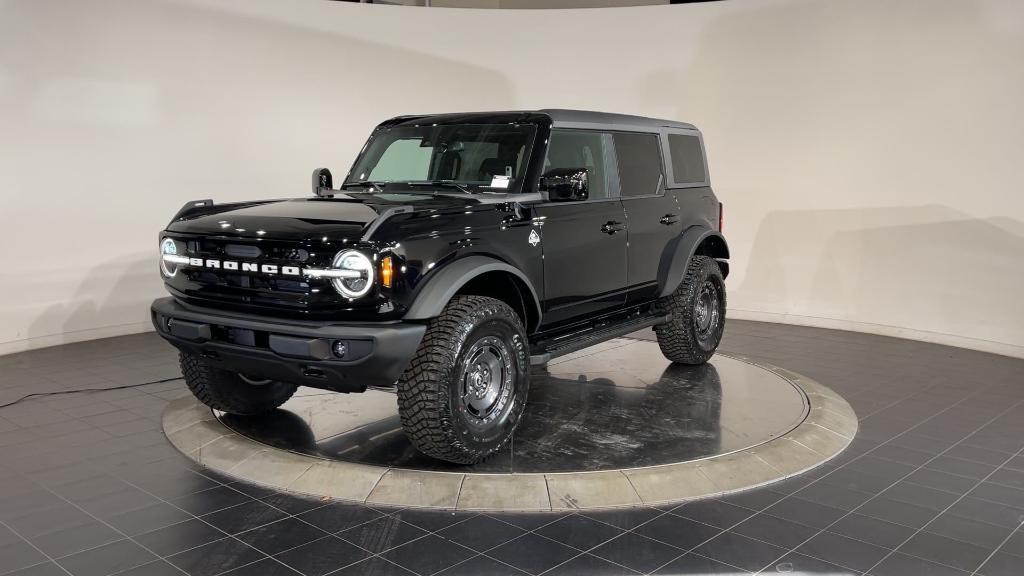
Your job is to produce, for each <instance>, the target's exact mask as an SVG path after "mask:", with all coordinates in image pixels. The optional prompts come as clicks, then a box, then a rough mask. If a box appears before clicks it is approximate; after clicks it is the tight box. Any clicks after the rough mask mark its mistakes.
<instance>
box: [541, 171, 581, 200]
mask: <svg viewBox="0 0 1024 576" xmlns="http://www.w3.org/2000/svg"><path fill="white" fill-rule="evenodd" d="M589 178H590V171H589V170H587V169H586V168H555V169H553V170H548V171H547V172H545V173H544V175H543V176H541V177H540V185H539V186H538V187H537V188H538V189H539V190H540V192H541V193H542V194H544V195H546V196H547V198H548V201H550V202H578V201H580V200H586V199H587V197H588V196H589V194H590V185H589Z"/></svg>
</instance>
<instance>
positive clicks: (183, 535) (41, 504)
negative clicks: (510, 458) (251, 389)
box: [0, 321, 1024, 576]
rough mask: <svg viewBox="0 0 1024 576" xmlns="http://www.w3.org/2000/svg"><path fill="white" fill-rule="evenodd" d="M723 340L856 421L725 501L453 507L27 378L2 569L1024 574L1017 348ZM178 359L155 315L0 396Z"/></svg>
mask: <svg viewBox="0 0 1024 576" xmlns="http://www.w3.org/2000/svg"><path fill="white" fill-rule="evenodd" d="M636 336H637V337H642V338H652V337H653V336H652V334H651V333H650V332H644V333H639V334H637V335H636ZM722 349H723V350H724V351H729V352H734V353H738V354H744V355H747V356H751V357H753V358H755V359H758V360H761V361H765V362H770V363H773V364H776V365H779V366H783V367H786V368H789V369H791V370H794V371H797V372H801V373H804V374H806V375H807V376H810V377H812V378H815V379H817V380H818V381H820V382H822V383H824V384H826V385H827V386H829V387H831V388H833V389H834V390H836V391H838V392H839V393H840V394H842V395H843V396H844V397H845V398H846V399H847V400H848V401H849V402H850V403H851V404H852V405H853V407H854V409H855V410H856V411H857V413H858V415H859V417H860V425H861V429H860V433H859V435H858V438H857V439H856V440H855V441H854V443H853V444H852V445H851V447H850V448H849V449H848V450H847V451H846V452H845V453H843V454H842V455H840V457H839V458H838V459H836V460H834V461H832V462H831V463H829V464H826V465H824V466H822V467H820V468H818V469H815V470H813V471H811V472H810V473H807V474H805V475H803V476H801V477H798V478H794V479H790V480H787V481H785V482H782V483H779V484H774V485H771V486H768V487H766V488H762V489H758V490H753V491H750V492H745V493H741V494H737V495H733V496H730V497H727V498H723V499H721V500H709V501H702V502H693V503H689V504H685V505H682V506H678V507H672V506H666V507H661V508H640V509H632V510H622V511H611V512H600V513H585V514H584V513H577V514H475V513H450V512H433V511H418V510H398V509H379V508H372V507H366V506H354V505H347V504H341V503H336V502H328V501H320V500H311V499H305V498H299V497H295V496H291V495H288V494H282V493H275V492H272V491H268V490H265V489H261V488H258V487H255V486H251V485H247V484H245V483H241V482H233V481H231V480H230V479H228V478H224V477H220V476H218V475H216V474H213V473H210V472H208V471H204V470H202V469H200V468H198V467H197V466H196V465H194V464H193V463H191V462H190V461H188V460H186V459H185V458H184V457H182V456H181V455H179V454H178V453H177V452H176V451H175V450H174V448H173V447H171V446H170V444H168V442H167V441H166V440H165V439H164V437H163V434H162V432H161V431H160V414H161V411H162V409H163V406H164V405H165V404H166V402H167V401H168V400H169V399H171V398H175V397H177V396H179V395H181V394H182V393H183V385H182V384H181V382H180V381H171V382H164V383H160V384H153V385H146V386H139V387H133V388H126V389H122V390H113V391H107V392H87V393H71V394H59V395H51V396H44V397H37V398H32V399H29V400H26V401H23V402H20V403H18V404H15V405H13V406H9V407H5V408H0V574H3V575H14V574H16V575H18V576H28V575H36V576H46V575H67V574H72V575H75V576H80V575H81V576H91V575H96V576H103V575H109V574H121V575H124V576H128V575H164V574H167V575H178V576H180V575H182V574H190V575H193V576H199V575H209V576H213V575H216V574H224V573H227V574H230V575H233V576H242V575H278V574H282V575H284V574H287V575H291V576H294V575H295V574H304V575H306V576H322V575H326V574H334V575H339V576H340V575H347V574H375V575H386V574H404V575H410V574H421V575H431V574H440V575H455V574H473V575H486V574H496V575H497V574H516V575H522V574H547V575H561V574H581V575H583V574H585V575H592V574H594V575H599V574H637V573H640V574H731V575H736V574H745V573H748V572H759V571H763V572H765V573H790V574H821V575H825V574H828V575H832V576H834V575H840V574H871V575H873V576H890V575H893V576H908V575H909V576H913V575H916V574H922V575H945V574H950V575H955V574H984V575H986V576H1001V575H1014V576H1016V575H1020V574H1024V530H1022V529H1021V525H1022V523H1024V452H1022V450H1024V361H1021V360H1014V359H1011V358H1005V357H1001V356H994V355H990V354H983V353H980V352H972V351H967V350H960V349H955V348H948V347H943V346H937V345H932V344H925V343H921V342H912V341H906V340H898V339H891V338H884V337H879V336H871V335H864V334H855V333H849V332H839V331H830V330H821V329H813V328H801V327H792V326H780V325H773V324H764V323H755V322H742V321H730V322H729V325H728V328H727V330H726V338H725V340H724V342H723V345H722ZM176 376H178V369H177V365H176V360H175V355H174V353H173V352H172V350H171V349H170V347H168V346H166V345H165V344H164V343H163V342H161V341H160V340H159V339H158V338H157V337H156V336H155V335H152V334H145V335H138V336H128V337H121V338H112V339H108V340H100V341H93V342H87V343H82V344H73V345H67V346H63V347H58V348H49V349H44V350H38V351H33V352H28V353H24V354H18V355H11V356H4V357H0V404H3V403H6V402H10V401H12V400H15V399H17V398H18V397H20V396H22V395H24V394H27V393H33V392H55V391H61V390H72V389H79V388H88V387H111V386H117V385H127V384H135V383H139V382H147V381H154V380H162V379H166V378H174V377H176Z"/></svg>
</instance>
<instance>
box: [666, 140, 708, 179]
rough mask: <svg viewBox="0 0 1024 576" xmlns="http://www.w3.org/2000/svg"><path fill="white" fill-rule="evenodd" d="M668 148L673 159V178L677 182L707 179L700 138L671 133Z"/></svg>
mask: <svg viewBox="0 0 1024 576" xmlns="http://www.w3.org/2000/svg"><path fill="white" fill-rule="evenodd" d="M668 150H669V156H670V157H671V160H672V179H673V180H674V181H675V183H676V184H700V183H703V182H706V181H707V174H706V173H705V172H704V154H703V153H702V152H701V146H700V138H698V137H697V136H691V135H689V134H669V135H668Z"/></svg>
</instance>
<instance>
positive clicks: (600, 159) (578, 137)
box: [543, 130, 617, 200]
mask: <svg viewBox="0 0 1024 576" xmlns="http://www.w3.org/2000/svg"><path fill="white" fill-rule="evenodd" d="M612 153H613V151H612V143H611V135H610V134H604V133H601V132H589V131H584V130H552V131H551V141H550V142H549V143H548V154H547V157H545V159H544V170H543V171H544V172H547V171H548V170H551V169H554V168H586V169H587V170H589V171H590V174H589V184H590V200H604V199H605V198H614V197H615V196H616V195H617V186H616V179H615V170H614V169H612V170H609V169H608V167H609V166H611V167H613V168H614V166H615V163H614V157H613V156H612Z"/></svg>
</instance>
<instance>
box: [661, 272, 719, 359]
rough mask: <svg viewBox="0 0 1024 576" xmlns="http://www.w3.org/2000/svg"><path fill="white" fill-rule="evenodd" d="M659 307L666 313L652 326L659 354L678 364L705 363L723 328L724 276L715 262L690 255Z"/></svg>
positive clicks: (713, 349) (715, 347)
mask: <svg viewBox="0 0 1024 576" xmlns="http://www.w3.org/2000/svg"><path fill="white" fill-rule="evenodd" d="M659 307H660V309H661V310H662V312H664V313H666V314H668V315H669V316H670V318H669V321H668V322H665V323H664V324H658V325H656V326H655V327H654V333H655V334H656V335H657V336H658V345H659V346H660V347H661V352H662V354H664V355H665V357H666V358H668V359H669V360H671V361H673V362H679V363H682V364H703V363H704V362H707V361H708V359H709V358H711V356H712V355H713V354H714V353H715V350H716V349H718V344H719V342H721V340H722V333H723V332H724V330H725V278H724V277H723V276H722V270H721V268H719V267H718V263H717V262H715V260H714V259H713V258H708V257H707V256H694V257H693V259H692V260H690V264H689V266H688V267H687V269H686V276H685V277H684V278H683V282H682V283H681V284H680V285H679V287H678V288H676V290H675V292H673V293H672V294H671V295H669V296H667V297H665V298H662V300H661V302H659Z"/></svg>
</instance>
